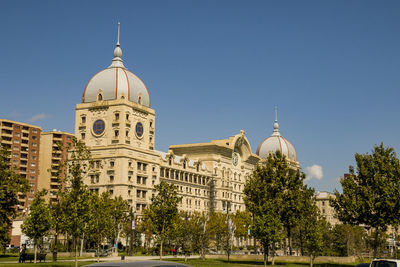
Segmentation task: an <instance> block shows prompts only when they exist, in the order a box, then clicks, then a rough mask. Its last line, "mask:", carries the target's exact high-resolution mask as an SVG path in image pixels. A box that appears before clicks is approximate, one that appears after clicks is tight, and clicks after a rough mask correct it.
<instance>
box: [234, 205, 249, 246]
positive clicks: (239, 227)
mask: <svg viewBox="0 0 400 267" xmlns="http://www.w3.org/2000/svg"><path fill="white" fill-rule="evenodd" d="M232 220H233V223H234V225H235V226H236V229H235V237H236V238H241V239H244V240H247V239H248V238H249V231H248V230H249V228H250V225H251V213H250V212H249V211H247V210H244V211H240V210H238V211H236V213H234V214H232Z"/></svg>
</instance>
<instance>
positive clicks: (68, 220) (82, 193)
mask: <svg viewBox="0 0 400 267" xmlns="http://www.w3.org/2000/svg"><path fill="white" fill-rule="evenodd" d="M72 147H73V148H72V149H71V150H70V151H69V157H68V160H67V161H66V163H65V169H66V182H67V187H66V189H65V191H64V192H63V194H62V199H63V201H62V210H63V213H64V222H63V230H64V232H66V233H68V235H69V236H71V237H72V239H73V246H74V250H75V267H77V266H78V243H79V242H78V241H79V239H80V238H82V237H83V234H84V232H85V230H86V228H87V226H88V223H87V222H88V220H89V218H88V213H87V211H88V209H89V206H88V203H89V198H90V193H89V191H88V190H87V187H86V186H85V184H84V183H83V179H84V177H85V176H86V175H87V174H88V173H89V172H90V171H91V169H92V166H93V160H92V156H91V153H90V151H89V150H88V149H87V147H86V146H85V144H84V143H83V142H81V141H78V140H77V139H76V138H75V137H74V138H73V142H72Z"/></svg>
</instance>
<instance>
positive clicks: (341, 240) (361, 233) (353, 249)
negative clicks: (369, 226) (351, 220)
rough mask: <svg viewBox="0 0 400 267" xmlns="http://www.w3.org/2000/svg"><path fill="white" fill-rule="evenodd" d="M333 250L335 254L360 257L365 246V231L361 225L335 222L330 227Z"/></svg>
mask: <svg viewBox="0 0 400 267" xmlns="http://www.w3.org/2000/svg"><path fill="white" fill-rule="evenodd" d="M332 236H333V246H332V247H333V250H334V252H335V253H336V255H337V256H341V257H345V256H358V257H361V253H362V250H363V249H364V248H365V247H366V244H365V240H366V231H365V229H364V228H362V227H361V226H358V225H356V226H353V225H350V224H336V225H335V226H334V227H333V229H332Z"/></svg>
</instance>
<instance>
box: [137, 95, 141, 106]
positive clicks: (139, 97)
mask: <svg viewBox="0 0 400 267" xmlns="http://www.w3.org/2000/svg"><path fill="white" fill-rule="evenodd" d="M137 102H138V104H139V105H141V104H142V95H141V94H139V95H138V98H137Z"/></svg>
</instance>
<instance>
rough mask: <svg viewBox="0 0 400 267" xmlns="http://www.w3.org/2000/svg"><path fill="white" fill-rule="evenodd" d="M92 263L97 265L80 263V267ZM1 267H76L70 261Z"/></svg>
mask: <svg viewBox="0 0 400 267" xmlns="http://www.w3.org/2000/svg"><path fill="white" fill-rule="evenodd" d="M92 263H96V262H94V261H93V262H86V261H85V262H78V266H84V265H88V264H92ZM0 266H1V267H17V266H18V267H24V266H31V267H33V266H35V267H53V266H54V267H73V266H75V262H73V261H70V262H56V263H53V262H45V263H44V262H42V263H39V262H38V263H36V264H34V263H29V262H28V263H0Z"/></svg>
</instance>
